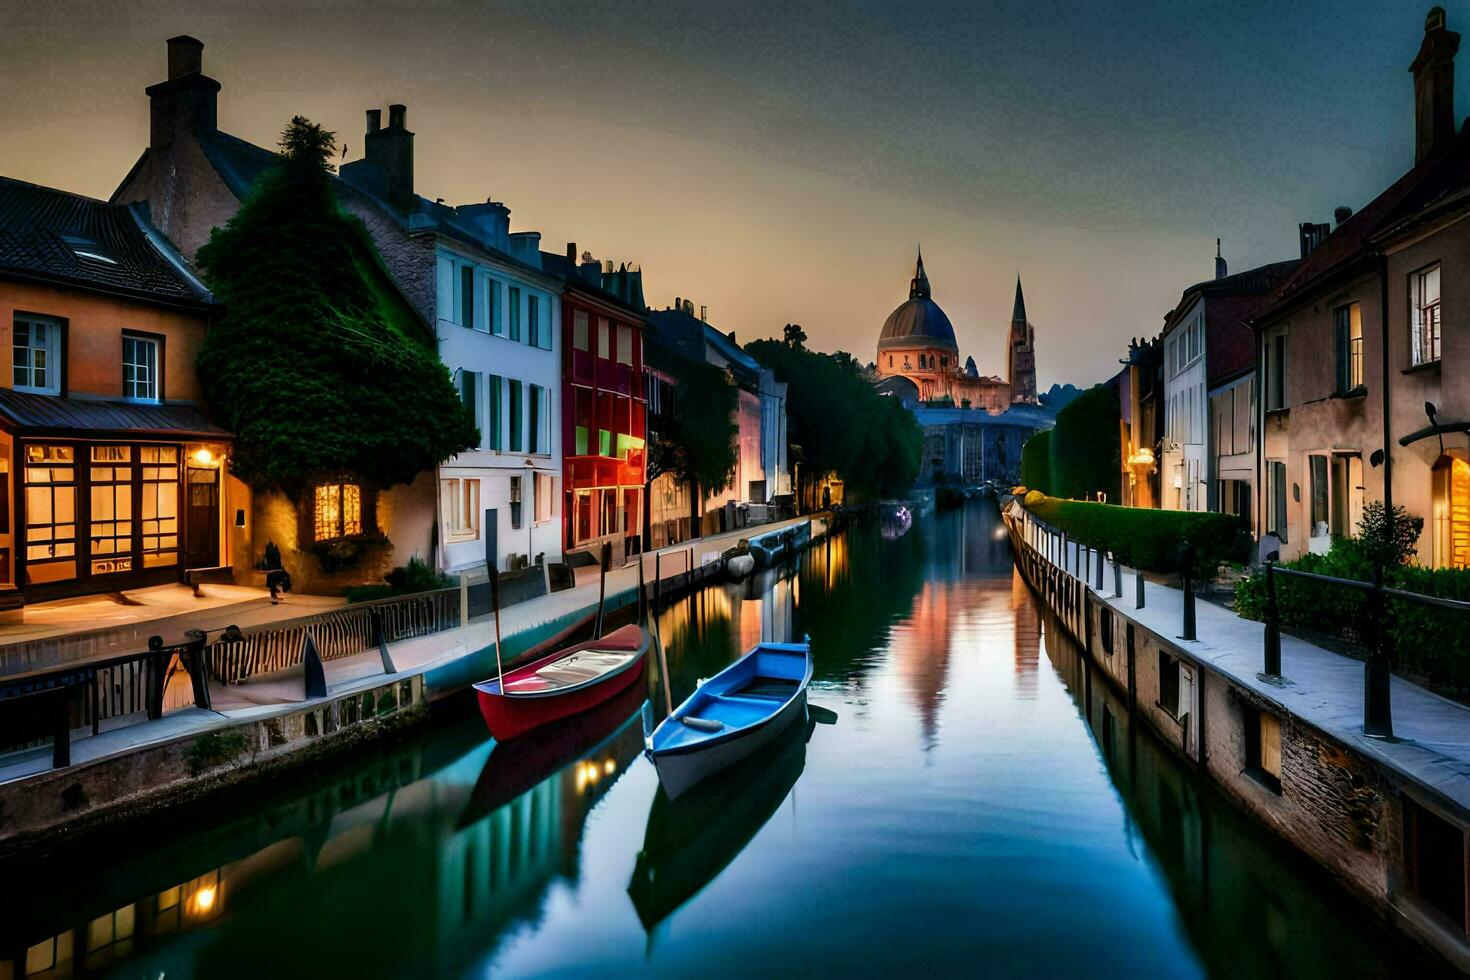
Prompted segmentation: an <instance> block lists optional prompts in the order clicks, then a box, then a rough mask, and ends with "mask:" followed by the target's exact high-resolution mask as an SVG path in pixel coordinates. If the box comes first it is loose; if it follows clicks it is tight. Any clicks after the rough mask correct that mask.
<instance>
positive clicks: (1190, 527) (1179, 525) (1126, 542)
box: [1025, 402, 1250, 579]
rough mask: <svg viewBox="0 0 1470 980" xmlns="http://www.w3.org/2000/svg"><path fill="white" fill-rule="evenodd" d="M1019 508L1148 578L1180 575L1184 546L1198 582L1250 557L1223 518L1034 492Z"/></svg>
mask: <svg viewBox="0 0 1470 980" xmlns="http://www.w3.org/2000/svg"><path fill="white" fill-rule="evenodd" d="M1074 404H1075V402H1074ZM1025 507H1026V509H1027V510H1029V511H1031V513H1032V514H1034V515H1035V516H1036V517H1037V518H1038V519H1040V520H1043V521H1045V522H1046V523H1048V524H1050V525H1051V526H1052V527H1054V528H1055V529H1057V530H1058V531H1061V532H1063V533H1065V534H1066V535H1067V536H1068V537H1069V538H1072V539H1073V540H1076V541H1081V542H1082V543H1083V544H1085V545H1087V546H1088V547H1090V548H1095V549H1097V550H1099V551H1104V552H1110V553H1111V554H1112V555H1113V556H1114V557H1115V558H1116V559H1117V560H1118V561H1120V562H1122V563H1123V564H1124V565H1127V566H1129V567H1130V568H1142V569H1144V570H1145V571H1149V572H1177V571H1181V568H1180V561H1181V558H1182V554H1183V548H1184V546H1191V547H1192V548H1193V550H1194V556H1195V561H1194V569H1193V572H1194V575H1195V577H1196V578H1201V579H1212V578H1214V577H1215V573H1216V571H1217V570H1218V569H1219V566H1220V564H1221V563H1223V562H1241V561H1245V560H1246V558H1247V556H1248V555H1249V554H1250V534H1249V533H1248V532H1247V531H1246V529H1245V525H1244V524H1243V523H1242V522H1241V520H1240V518H1238V517H1234V516H1231V515H1229V514H1207V513H1199V512H1195V511H1182V510H1150V509H1147V508H1142V507H1120V506H1118V505H1116V504H1099V503H1092V502H1090V501H1083V500H1061V499H1058V498H1056V497H1047V496H1043V495H1040V494H1038V493H1036V491H1034V490H1033V491H1031V492H1030V493H1028V494H1027V495H1026V500H1025Z"/></svg>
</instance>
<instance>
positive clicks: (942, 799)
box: [0, 501, 1424, 978]
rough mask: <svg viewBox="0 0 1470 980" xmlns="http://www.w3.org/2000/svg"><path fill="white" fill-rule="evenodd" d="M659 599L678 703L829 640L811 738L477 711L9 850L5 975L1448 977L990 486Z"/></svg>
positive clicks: (821, 649) (636, 700)
mask: <svg viewBox="0 0 1470 980" xmlns="http://www.w3.org/2000/svg"><path fill="white" fill-rule="evenodd" d="M659 619H660V627H661V631H662V634H663V636H664V639H665V643H666V645H667V647H668V651H669V658H670V673H671V674H672V677H673V687H674V691H673V697H674V699H675V701H677V700H678V699H680V698H682V697H683V696H684V695H686V694H687V693H688V692H689V691H690V690H692V688H693V686H694V685H695V683H696V682H697V679H698V678H700V677H705V676H709V675H710V674H713V673H714V672H715V671H717V670H718V669H719V668H720V667H721V666H723V665H724V664H725V663H727V662H729V661H730V659H732V658H733V657H734V656H736V655H737V654H738V653H739V652H740V651H742V650H743V649H745V648H746V647H748V646H750V645H751V644H753V643H754V642H756V641H758V640H760V639H762V638H767V639H770V638H774V639H786V638H790V637H796V636H800V635H801V634H803V633H805V634H810V636H811V637H812V646H813V650H814V654H815V660H816V675H815V679H814V681H813V686H812V691H811V697H810V702H811V704H812V705H813V710H812V712H811V714H812V716H813V719H814V720H813V723H811V724H807V725H804V726H799V728H798V729H796V730H793V732H792V734H791V735H790V737H788V738H786V739H784V740H783V741H781V742H779V743H777V744H776V745H775V746H772V747H771V749H770V750H769V751H767V752H766V753H764V754H763V755H762V756H761V757H760V758H758V759H757V760H755V763H754V764H752V765H747V766H744V767H743V768H741V769H740V770H737V771H732V772H731V773H730V774H729V779H728V780H726V781H724V782H723V783H722V784H720V785H714V786H709V787H706V788H704V789H703V790H700V791H696V792H694V793H691V794H689V795H687V796H684V797H680V799H679V800H678V801H677V802H675V803H670V802H669V801H668V800H666V799H664V798H663V797H662V796H661V794H660V792H659V790H658V783H657V778H656V776H655V774H654V771H653V769H652V767H651V766H650V765H649V764H648V762H647V761H646V760H645V759H644V758H643V757H642V755H641V749H642V728H643V719H642V711H641V706H642V703H643V699H644V694H645V693H646V694H647V695H648V700H649V701H650V703H651V704H652V705H661V704H662V703H663V701H664V693H663V691H662V690H661V689H659V688H657V686H656V684H654V683H652V676H651V675H650V676H651V684H650V688H649V690H648V691H647V692H645V691H642V690H639V691H636V692H634V694H633V695H632V696H631V697H628V698H625V699H622V700H620V701H618V702H616V703H614V704H611V705H609V706H608V707H607V708H606V710H602V711H600V712H598V713H596V714H595V715H594V716H592V717H588V718H586V719H585V723H584V724H582V725H577V726H573V727H572V728H570V729H562V730H558V731H557V732H555V733H553V734H552V735H550V736H548V737H547V738H545V739H542V740H538V741H537V743H536V744H534V745H533V746H531V747H530V748H529V750H526V751H520V752H505V751H501V750H499V749H497V747H496V746H495V745H494V744H493V743H492V742H490V741H489V740H488V739H487V737H486V736H485V733H484V729H483V726H482V724H481V723H480V721H479V719H478V718H477V717H476V716H474V715H473V713H472V711H473V709H472V708H468V707H466V708H465V709H464V710H457V711H453V712H450V716H449V717H446V718H443V719H438V720H436V721H435V722H433V723H431V724H430V725H429V726H427V727H425V728H422V729H419V730H417V731H415V732H414V733H413V734H412V735H410V736H406V737H403V738H402V739H401V740H400V741H399V742H398V744H395V745H392V746H387V747H382V748H378V749H374V750H373V751H371V752H370V753H369V754H368V755H366V756H362V757H358V758H355V759H354V760H353V761H351V762H349V763H341V762H337V763H333V764H331V765H330V766H324V767H323V768H322V771H320V772H315V773H311V774H307V775H306V776H304V777H302V778H301V779H299V780H298V779H293V780H292V781H291V783H290V785H285V786H274V787H265V788H263V789H260V790H258V791H255V792H252V794H251V796H250V798H249V799H248V800H246V801H235V802H232V803H231V804H230V806H229V807H227V808H224V812H217V811H216V812H211V813H208V814H200V813H199V812H198V811H197V810H190V811H182V812H181V813H179V814H178V815H175V814H172V813H171V812H170V811H169V810H167V809H165V810H162V811H160V812H158V813H156V814H154V815H153V817H152V818H150V822H149V825H148V827H147V828H146V829H145V830H140V829H137V828H130V829H127V830H120V831H118V832H117V833H114V834H109V835H108V836H107V837H106V838H105V839H101V840H97V841H92V842H89V843H88V845H87V846H86V848H85V850H84V851H81V850H77V851H74V852H67V851H65V850H63V851H61V852H59V853H56V854H50V855H46V856H45V858H44V859H38V860H33V861H31V862H29V863H27V864H14V865H12V866H11V867H10V868H8V869H6V868H0V880H3V881H5V882H6V889H5V890H6V909H7V911H6V915H5V916H4V918H3V920H0V978H9V977H20V976H24V975H29V974H30V973H32V972H34V973H36V974H37V975H48V976H49V975H71V974H80V973H94V972H95V973H114V974H116V975H119V976H136V977H153V978H156V977H170V978H172V977H187V976H202V977H222V976H252V977H260V976H298V975H310V976H348V975H351V976H418V977H424V976H484V975H491V974H494V975H503V976H540V975H555V974H562V975H571V974H586V973H587V972H589V971H593V972H596V973H598V974H618V975H623V974H637V973H655V974H664V975H675V974H677V975H682V976H707V977H715V976H730V975H744V976H756V975H769V974H794V973H803V974H813V973H820V974H836V975H842V974H863V975H872V974H884V975H893V974H898V973H900V972H904V973H908V974H909V975H919V971H928V972H930V974H931V975H934V976H938V975H964V974H969V975H973V974H977V973H984V974H989V975H997V976H1012V975H1032V976H1060V975H1070V976H1082V975H1087V976H1098V975H1129V976H1141V975H1147V976H1292V977H1312V976H1324V977H1325V976H1343V975H1355V976H1378V975H1381V976H1387V975H1392V974H1400V973H1404V972H1414V971H1421V970H1422V969H1423V966H1424V965H1423V964H1419V963H1417V962H1416V958H1415V957H1414V954H1413V953H1412V952H1411V951H1409V950H1408V949H1406V948H1405V947H1404V946H1403V945H1402V944H1401V943H1400V942H1399V941H1398V940H1397V939H1396V938H1394V937H1393V936H1392V935H1390V934H1388V933H1387V932H1386V931H1385V930H1383V929H1382V928H1381V927H1379V926H1378V925H1376V924H1375V923H1374V922H1372V921H1371V920H1370V919H1369V918H1368V917H1367V916H1366V915H1364V914H1363V913H1362V912H1360V911H1359V909H1358V908H1357V906H1355V905H1354V904H1352V903H1351V902H1349V901H1348V900H1347V899H1345V898H1344V897H1343V896H1341V895H1340V894H1338V893H1337V892H1336V891H1335V889H1334V887H1333V886H1332V885H1331V884H1329V883H1328V882H1327V881H1326V880H1325V878H1324V877H1323V876H1321V875H1319V874H1317V873H1316V871H1315V869H1313V868H1309V867H1307V866H1305V865H1304V863H1303V862H1301V861H1300V860H1299V859H1297V858H1296V857H1295V856H1294V855H1292V854H1290V853H1288V852H1286V851H1285V850H1284V849H1283V848H1282V847H1280V846H1278V845H1277V844H1276V843H1275V841H1274V840H1273V839H1270V838H1268V837H1267V835H1265V834H1264V833H1263V832H1262V831H1261V830H1259V829H1258V828H1257V827H1255V826H1254V825H1253V824H1251V823H1250V822H1248V821H1247V820H1245V819H1244V818H1243V817H1242V816H1241V815H1240V814H1238V813H1237V812H1236V811H1235V810H1234V809H1233V808H1232V807H1231V806H1230V805H1229V804H1228V803H1227V802H1225V801H1224V800H1222V799H1220V798H1219V797H1218V796H1217V795H1216V794H1215V793H1214V792H1213V791H1212V790H1211V789H1210V788H1209V787H1208V786H1205V785H1204V784H1202V783H1201V782H1200V781H1199V780H1198V779H1197V777H1196V776H1195V775H1194V774H1193V773H1192V772H1191V771H1190V770H1189V769H1188V768H1186V767H1185V766H1184V765H1183V764H1181V763H1180V762H1179V761H1178V759H1177V758H1176V757H1175V756H1174V755H1172V754H1171V753H1170V752H1169V751H1168V750H1167V749H1166V748H1164V747H1163V746H1161V745H1160V744H1159V743H1157V742H1156V741H1155V740H1153V739H1152V738H1151V737H1150V736H1149V735H1148V734H1147V733H1146V732H1144V731H1142V730H1134V729H1132V728H1131V727H1130V725H1129V719H1128V712H1127V707H1126V702H1125V701H1124V700H1122V699H1121V698H1120V697H1119V696H1118V695H1117V693H1116V692H1114V691H1113V690H1112V689H1111V688H1109V687H1107V686H1106V684H1105V683H1104V682H1103V681H1102V679H1101V676H1100V675H1098V676H1094V675H1093V673H1092V671H1091V670H1090V668H1089V666H1088V664H1087V662H1086V660H1085V658H1084V657H1083V656H1082V655H1081V654H1080V653H1079V651H1078V650H1077V649H1076V647H1075V646H1074V645H1073V644H1071V643H1070V642H1068V641H1067V640H1066V638H1065V637H1063V636H1061V635H1059V634H1058V633H1056V632H1055V631H1054V630H1053V629H1052V628H1051V624H1050V623H1049V622H1048V620H1047V619H1046V617H1044V616H1043V615H1042V613H1041V611H1040V609H1039V607H1038V605H1037V603H1036V602H1035V601H1034V600H1033V598H1032V596H1031V595H1030V594H1029V592H1028V591H1027V590H1026V588H1025V587H1024V585H1022V584H1021V581H1020V579H1019V578H1018V577H1017V576H1016V575H1014V574H1013V570H1012V566H1011V557H1010V551H1009V547H1008V543H1007V541H1006V539H1005V536H1004V534H1003V531H1002V529H1001V527H1000V524H999V520H998V518H997V516H996V514H995V509H994V505H993V504H992V503H990V502H988V501H975V502H972V503H970V504H967V505H966V506H965V507H964V508H962V509H958V510H954V511H949V512H946V513H940V514H937V515H931V516H928V517H924V518H921V519H919V520H917V521H914V522H912V524H911V525H910V524H909V523H908V522H905V523H903V524H899V523H897V522H892V523H889V524H886V525H884V526H882V527H879V526H873V527H863V528H856V529H853V530H851V531H849V532H847V533H846V534H844V535H841V536H838V537H836V538H835V539H833V540H832V541H830V542H829V543H826V544H822V545H818V546H817V547H816V548H814V549H813V550H812V551H810V552H809V553H807V554H805V555H803V556H802V558H801V560H800V562H799V567H798V568H795V569H788V570H786V571H784V572H782V573H779V574H767V575H765V576H763V577H760V578H757V579H755V580H753V581H750V582H747V583H744V584H741V585H721V586H716V587H711V588H707V589H705V590H704V591H701V592H699V593H697V594H695V595H693V596H690V597H688V598H685V599H683V600H681V601H679V602H677V603H674V604H672V605H670V606H669V607H668V608H667V609H665V610H664V611H663V613H662V614H661V616H660V618H659ZM650 710H653V709H650ZM1421 975H1422V974H1421Z"/></svg>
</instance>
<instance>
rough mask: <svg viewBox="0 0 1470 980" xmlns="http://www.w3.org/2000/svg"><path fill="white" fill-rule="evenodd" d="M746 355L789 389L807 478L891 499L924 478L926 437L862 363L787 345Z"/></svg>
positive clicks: (794, 435)
mask: <svg viewBox="0 0 1470 980" xmlns="http://www.w3.org/2000/svg"><path fill="white" fill-rule="evenodd" d="M745 350H746V352H747V353H748V354H750V355H751V356H752V357H754V358H755V359H756V360H757V361H760V362H761V363H762V364H763V365H765V366H766V367H768V368H770V369H771V370H772V371H774V372H775V374H776V377H778V378H780V379H781V380H782V381H785V382H787V383H788V384H789V385H790V388H789V390H788V391H787V395H786V419H787V435H788V437H789V438H790V441H791V442H792V443H793V444H794V445H798V446H800V447H802V472H803V473H805V474H806V475H807V476H809V477H817V476H821V475H824V474H827V473H835V474H836V475H837V476H838V477H840V478H841V479H842V480H843V482H844V483H846V484H847V485H848V486H849V487H851V488H852V489H853V490H855V491H856V492H857V493H859V494H869V495H872V496H876V497H892V496H897V495H899V494H902V493H904V492H905V491H907V490H908V489H909V487H911V486H912V485H913V483H914V480H915V478H917V477H918V475H919V467H920V463H921V457H922V454H923V445H924V433H923V430H922V429H921V428H920V427H919V424H918V422H916V421H915V420H914V417H913V414H912V413H910V412H909V411H907V410H906V409H905V408H904V407H903V406H902V405H901V404H900V403H899V402H898V401H897V400H896V399H893V398H885V397H884V396H882V395H879V394H878V393H877V392H876V391H874V390H873V386H872V384H871V382H870V381H869V379H868V378H867V377H865V376H864V372H863V367H862V365H861V363H860V362H858V360H857V359H856V358H854V357H852V356H851V355H847V354H843V353H841V352H839V353H837V354H833V355H827V354H821V353H818V352H816V351H809V350H806V349H805V348H801V347H794V346H792V345H791V344H789V343H787V342H785V341H781V340H757V341H754V342H752V343H749V344H746V345H745Z"/></svg>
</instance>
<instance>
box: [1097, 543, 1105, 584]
mask: <svg viewBox="0 0 1470 980" xmlns="http://www.w3.org/2000/svg"><path fill="white" fill-rule="evenodd" d="M1105 564H1106V563H1105V562H1104V561H1103V553H1102V549H1101V548H1099V549H1097V594H1098V595H1102V590H1103V566H1104V565H1105Z"/></svg>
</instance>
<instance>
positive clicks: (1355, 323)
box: [1332, 303, 1363, 395]
mask: <svg viewBox="0 0 1470 980" xmlns="http://www.w3.org/2000/svg"><path fill="white" fill-rule="evenodd" d="M1332 319H1333V332H1334V334H1335V339H1336V341H1337V393H1338V394H1340V395H1345V394H1347V393H1348V392H1350V391H1355V390H1357V389H1358V388H1361V387H1362V386H1363V310H1362V307H1360V306H1359V305H1358V304H1357V303H1349V304H1348V305H1347V306H1339V307H1338V308H1337V309H1335V310H1333V311H1332Z"/></svg>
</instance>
